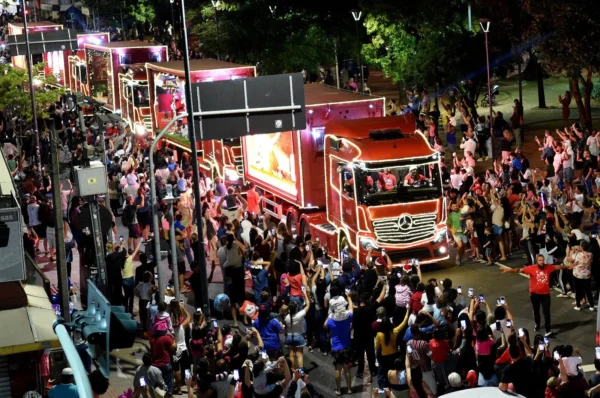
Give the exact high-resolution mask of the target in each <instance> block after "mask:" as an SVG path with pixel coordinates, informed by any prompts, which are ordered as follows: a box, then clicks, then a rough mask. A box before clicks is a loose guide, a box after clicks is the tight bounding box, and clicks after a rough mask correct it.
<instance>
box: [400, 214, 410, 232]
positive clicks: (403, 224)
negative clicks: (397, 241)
mask: <svg viewBox="0 0 600 398" xmlns="http://www.w3.org/2000/svg"><path fill="white" fill-rule="evenodd" d="M412 225H413V219H412V217H411V216H409V215H408V214H403V215H401V216H400V218H399V219H398V228H400V230H401V231H406V230H408V229H409V228H410V227H412Z"/></svg>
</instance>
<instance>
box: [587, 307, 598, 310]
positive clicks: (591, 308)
mask: <svg viewBox="0 0 600 398" xmlns="http://www.w3.org/2000/svg"><path fill="white" fill-rule="evenodd" d="M588 310H590V311H596V308H595V307H590V308H588Z"/></svg>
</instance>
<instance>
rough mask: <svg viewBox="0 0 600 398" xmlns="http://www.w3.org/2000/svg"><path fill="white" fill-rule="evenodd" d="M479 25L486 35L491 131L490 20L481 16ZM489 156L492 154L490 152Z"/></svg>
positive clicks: (493, 142)
mask: <svg viewBox="0 0 600 398" xmlns="http://www.w3.org/2000/svg"><path fill="white" fill-rule="evenodd" d="M479 25H480V26H481V30H483V33H484V35H485V59H486V63H487V81H488V105H489V107H490V131H492V121H493V120H494V119H493V116H492V115H493V113H494V112H493V110H492V86H491V81H490V51H489V45H488V32H489V31H490V20H489V19H487V18H479ZM490 139H492V140H493V141H492V146H495V145H494V144H495V139H494V138H493V137H492V138H490ZM488 156H490V155H489V154H488Z"/></svg>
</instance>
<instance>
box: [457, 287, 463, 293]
mask: <svg viewBox="0 0 600 398" xmlns="http://www.w3.org/2000/svg"><path fill="white" fill-rule="evenodd" d="M456 292H457V293H458V294H462V286H459V287H457V288H456Z"/></svg>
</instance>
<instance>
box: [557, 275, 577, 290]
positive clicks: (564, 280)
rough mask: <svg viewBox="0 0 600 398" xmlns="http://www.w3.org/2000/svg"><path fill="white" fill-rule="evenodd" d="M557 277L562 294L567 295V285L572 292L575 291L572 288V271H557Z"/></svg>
mask: <svg viewBox="0 0 600 398" xmlns="http://www.w3.org/2000/svg"><path fill="white" fill-rule="evenodd" d="M558 275H559V277H558V283H559V284H560V290H561V293H562V294H567V285H569V286H570V287H571V290H572V291H573V290H575V289H574V288H573V270H570V269H561V270H560V271H558Z"/></svg>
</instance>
